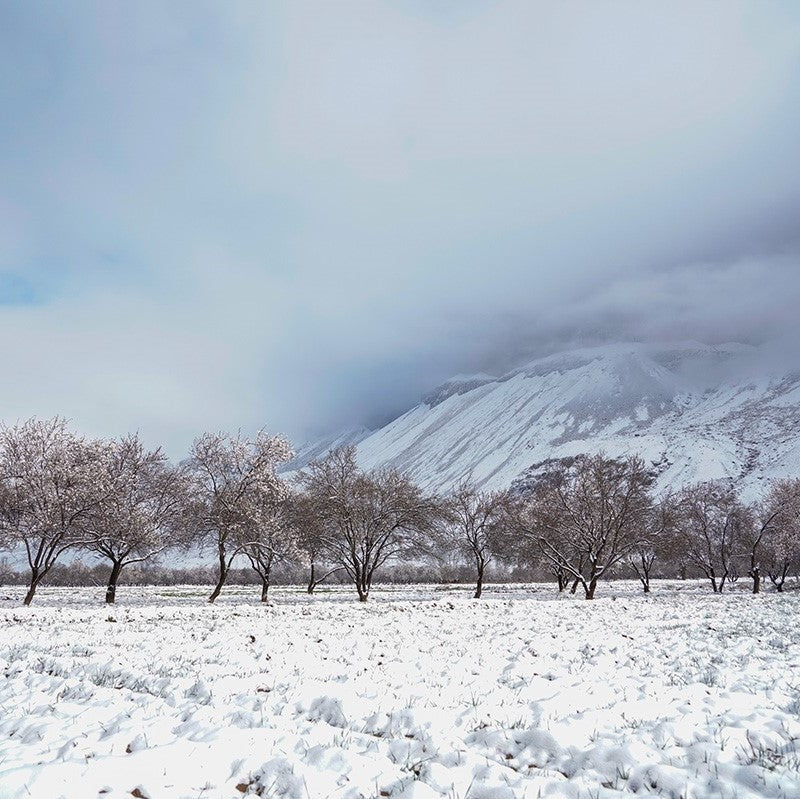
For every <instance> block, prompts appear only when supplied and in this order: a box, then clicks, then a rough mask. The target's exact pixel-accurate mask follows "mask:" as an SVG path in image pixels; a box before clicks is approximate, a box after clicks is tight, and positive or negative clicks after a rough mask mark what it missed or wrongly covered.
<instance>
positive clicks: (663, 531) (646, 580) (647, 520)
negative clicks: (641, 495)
mask: <svg viewBox="0 0 800 799" xmlns="http://www.w3.org/2000/svg"><path fill="white" fill-rule="evenodd" d="M675 515H676V503H675V499H674V496H673V495H672V494H671V493H670V492H667V493H666V494H664V495H663V496H661V497H660V498H659V499H658V501H657V502H655V503H654V504H653V505H652V506H651V507H650V508H649V509H648V510H647V512H646V514H645V515H644V517H643V519H642V525H643V526H642V528H641V530H640V532H639V535H638V536H637V537H636V542H635V544H634V546H633V548H632V550H631V552H630V554H629V555H628V562H629V564H630V566H631V569H632V570H633V572H634V574H635V575H636V578H637V579H638V580H639V582H640V583H641V584H642V590H643V591H644V593H645V594H649V593H650V579H651V577H652V574H653V567H654V566H655V563H656V560H661V559H663V558H665V557H669V555H670V554H671V547H670V544H671V542H672V540H673V536H672V531H673V528H674V526H675Z"/></svg>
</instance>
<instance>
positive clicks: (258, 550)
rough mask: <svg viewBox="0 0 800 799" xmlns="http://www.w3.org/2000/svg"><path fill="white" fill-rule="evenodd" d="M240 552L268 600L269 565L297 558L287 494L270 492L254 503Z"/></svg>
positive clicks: (297, 549)
mask: <svg viewBox="0 0 800 799" xmlns="http://www.w3.org/2000/svg"><path fill="white" fill-rule="evenodd" d="M251 525H252V526H251V530H250V534H249V535H248V539H249V540H248V541H247V543H246V544H245V545H244V554H245V555H246V556H247V559H248V560H249V561H250V566H251V568H252V569H253V571H254V572H255V573H256V574H257V575H258V576H259V577H260V578H261V601H262V602H267V601H269V586H270V578H271V575H272V569H273V567H274V566H275V565H276V564H278V563H282V562H284V561H288V560H294V559H296V558H297V555H298V551H299V547H298V540H297V534H296V530H295V528H294V525H293V519H292V508H291V504H290V497H285V498H284V499H282V500H281V499H280V493H279V492H270V493H268V494H267V495H265V496H263V497H262V501H261V503H259V504H257V506H256V508H255V513H254V514H253V519H252V522H251Z"/></svg>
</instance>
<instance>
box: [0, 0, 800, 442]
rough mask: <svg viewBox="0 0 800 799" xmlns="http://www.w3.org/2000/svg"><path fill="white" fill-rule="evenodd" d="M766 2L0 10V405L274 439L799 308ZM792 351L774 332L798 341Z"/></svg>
mask: <svg viewBox="0 0 800 799" xmlns="http://www.w3.org/2000/svg"><path fill="white" fill-rule="evenodd" d="M799 299H800V4H798V3H797V2H795V0H788V1H787V2H785V3H780V2H767V1H766V0H755V1H754V2H735V0H725V2H702V1H701V0H691V2H686V3H682V2H675V0H671V2H669V3H664V2H654V3H647V2H638V0H637V2H633V1H631V2H588V0H587V2H580V3H578V2H533V1H532V0H523V1H522V2H484V1H482V0H448V1H446V2H442V1H439V2H437V0H405V2H404V1H403V0H395V2H379V0H368V1H365V2H347V1H346V0H339V1H338V2H327V1H326V0H319V2H313V3H312V2H303V1H302V0H291V2H287V3H277V2H269V3H267V2H254V3H234V2H230V0H224V1H223V0H220V1H219V2H216V3H201V2H197V0H192V2H189V3H185V4H184V3H177V2H173V3H164V2H158V3H148V2H143V1H142V0H137V2H122V3H116V2H111V1H110V0H102V2H98V3H90V2H60V3H52V2H47V3H43V4H39V3H36V2H31V0H24V2H23V1H22V0H20V2H10V1H9V0H7V1H6V2H3V3H2V4H0V337H1V338H2V350H0V353H1V354H0V358H2V372H0V418H2V419H5V420H6V421H15V420H16V419H18V418H25V417H27V416H29V415H32V414H36V415H52V414H55V413H60V414H63V415H66V416H68V417H69V418H71V419H72V420H73V422H74V424H75V426H76V427H78V428H79V429H80V430H82V431H83V432H87V433H91V434H104V435H118V434H121V433H124V432H126V431H129V430H134V429H138V430H140V431H141V433H142V434H143V436H144V437H145V438H146V440H147V441H148V442H150V443H158V442H164V443H165V444H166V445H167V450H168V451H169V452H170V454H172V455H173V456H176V457H179V456H181V455H182V454H183V453H184V452H185V450H186V448H187V447H188V445H189V443H190V441H191V439H192V438H193V437H194V436H195V435H197V434H199V433H200V432H202V431H203V430H205V429H236V428H238V427H242V428H243V429H245V430H254V429H256V428H258V427H260V426H262V425H266V426H267V427H268V428H269V429H271V430H275V431H282V432H286V433H289V434H290V435H291V436H293V437H294V438H296V439H298V440H302V439H303V438H304V437H305V436H308V435H311V434H312V433H314V432H317V431H322V430H325V429H326V428H330V427H336V426H340V425H345V424H350V423H355V422H367V423H373V424H374V423H376V422H377V421H380V420H386V419H387V418H388V417H390V416H391V415H392V414H394V413H397V412H398V411H400V410H402V409H403V408H405V407H407V406H408V405H409V404H412V403H413V402H414V401H415V399H416V398H417V397H418V396H419V395H420V394H421V393H423V392H424V391H426V390H427V389H429V388H431V386H432V385H435V384H436V383H437V382H441V381H442V380H444V379H445V378H447V377H448V376H449V375H451V374H454V373H456V372H467V371H477V370H487V371H491V370H492V369H495V370H502V369H503V368H506V367H507V366H509V365H511V364H512V363H513V362H514V361H515V360H518V359H519V358H521V357H527V356H529V355H535V354H537V353H544V352H548V351H550V350H552V349H554V348H558V347H563V346H570V345H571V344H573V343H576V342H579V343H591V342H594V341H607V340H614V339H629V338H639V339H675V338H681V339H683V338H697V339H701V340H705V341H709V342H716V341H722V340H739V341H746V342H755V343H758V342H762V341H767V340H779V341H784V342H790V344H789V345H788V349H789V351H790V353H792V354H793V353H794V352H795V350H794V349H793V348H792V345H791V342H793V341H795V340H797V338H798V335H799V334H800V328H799V327H798V323H797V318H798V316H800V312H798V300H799ZM798 361H799V362H800V359H798Z"/></svg>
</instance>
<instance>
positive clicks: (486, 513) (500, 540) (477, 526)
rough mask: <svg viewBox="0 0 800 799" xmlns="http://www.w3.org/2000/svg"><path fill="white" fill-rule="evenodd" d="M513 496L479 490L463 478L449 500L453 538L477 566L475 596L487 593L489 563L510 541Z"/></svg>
mask: <svg viewBox="0 0 800 799" xmlns="http://www.w3.org/2000/svg"><path fill="white" fill-rule="evenodd" d="M508 504H509V495H508V492H506V491H479V490H478V489H477V488H475V486H474V485H472V484H471V483H470V482H469V481H467V480H462V481H461V482H460V483H459V484H458V485H457V486H456V487H455V489H454V490H453V492H452V493H451V494H450V496H449V497H448V498H447V500H446V503H445V506H444V507H445V514H446V526H447V530H448V532H449V534H450V535H449V536H448V538H449V540H450V542H451V543H452V544H453V545H454V546H455V548H456V550H457V551H458V552H459V553H460V554H462V555H463V556H466V557H467V558H468V559H469V560H471V561H472V562H473V564H474V566H475V597H474V598H475V599H480V596H481V594H482V592H483V578H484V573H485V571H486V566H487V565H488V564H489V563H490V562H491V560H492V558H493V557H494V556H495V555H497V554H498V552H501V551H502V550H503V549H504V548H505V547H504V545H505V544H506V538H507V536H506V530H507V529H508V513H507V507H508Z"/></svg>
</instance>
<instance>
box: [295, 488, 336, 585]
mask: <svg viewBox="0 0 800 799" xmlns="http://www.w3.org/2000/svg"><path fill="white" fill-rule="evenodd" d="M324 507H325V503H324V502H321V501H320V499H319V497H314V496H311V495H310V494H306V493H293V494H292V495H291V496H290V497H289V500H288V502H287V515H288V516H289V518H290V523H291V526H292V527H293V529H294V531H295V540H296V544H297V548H298V556H299V557H301V558H304V559H305V560H306V562H307V563H308V584H307V586H306V590H307V592H308V593H309V594H313V593H314V590H315V589H316V587H317V586H318V585H320V583H323V582H325V580H327V579H328V578H329V577H330V576H332V575H334V574H336V572H339V571H342V570H343V568H344V567H343V566H338V565H336V564H331V563H330V559H329V556H328V553H327V550H326V545H325V544H326V539H327V537H326V535H325V524H326V517H325V513H324V512H323V510H324Z"/></svg>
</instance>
